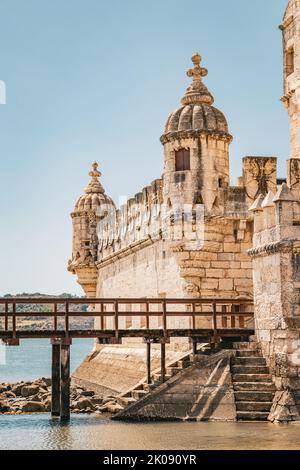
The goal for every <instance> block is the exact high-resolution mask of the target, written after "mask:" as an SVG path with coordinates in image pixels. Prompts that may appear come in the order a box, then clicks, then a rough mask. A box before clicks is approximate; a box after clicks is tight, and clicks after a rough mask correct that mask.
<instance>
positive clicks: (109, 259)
mask: <svg viewBox="0 0 300 470" xmlns="http://www.w3.org/2000/svg"><path fill="white" fill-rule="evenodd" d="M155 241H157V240H153V239H152V238H151V237H150V236H149V238H147V239H144V240H139V241H137V242H135V243H132V244H131V245H129V246H127V247H126V248H123V249H122V250H118V251H117V252H115V253H112V254H111V255H109V256H106V257H105V258H103V259H102V260H100V261H98V262H97V263H96V266H97V268H98V269H100V268H103V267H105V266H107V265H109V264H111V263H114V262H115V261H118V260H119V259H121V258H125V257H126V256H128V255H131V254H132V253H135V252H137V251H139V250H140V249H141V248H145V247H147V246H149V245H153V244H154V243H155Z"/></svg>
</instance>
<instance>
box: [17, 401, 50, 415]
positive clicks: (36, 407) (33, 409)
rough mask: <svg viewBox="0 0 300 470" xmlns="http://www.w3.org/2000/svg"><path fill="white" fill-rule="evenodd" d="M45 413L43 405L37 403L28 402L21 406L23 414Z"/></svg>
mask: <svg viewBox="0 0 300 470" xmlns="http://www.w3.org/2000/svg"><path fill="white" fill-rule="evenodd" d="M43 411H46V408H45V405H44V404H43V403H41V402H39V401H28V402H27V403H25V404H24V405H23V406H22V412H23V413H37V412H43Z"/></svg>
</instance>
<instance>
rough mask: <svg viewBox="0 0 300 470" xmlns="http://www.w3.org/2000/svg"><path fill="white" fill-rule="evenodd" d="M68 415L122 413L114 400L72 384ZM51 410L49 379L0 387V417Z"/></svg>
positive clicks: (114, 398)
mask: <svg viewBox="0 0 300 470" xmlns="http://www.w3.org/2000/svg"><path fill="white" fill-rule="evenodd" d="M70 388H71V390H70V391H71V405H70V409H71V413H97V414H101V413H110V414H114V413H117V412H118V411H120V410H122V407H121V406H120V405H119V404H118V403H117V400H116V397H113V396H106V397H103V396H101V395H99V394H96V393H95V392H93V391H92V390H87V389H85V388H83V387H78V386H75V385H73V384H71V387H70ZM50 411H51V379H49V378H45V377H42V378H41V379H37V380H34V381H32V382H23V381H22V382H17V383H14V384H10V383H2V384H0V414H23V413H47V412H50Z"/></svg>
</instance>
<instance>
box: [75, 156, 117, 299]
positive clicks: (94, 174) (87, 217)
mask: <svg viewBox="0 0 300 470" xmlns="http://www.w3.org/2000/svg"><path fill="white" fill-rule="evenodd" d="M89 176H91V178H92V179H91V181H90V183H89V184H88V186H87V187H86V188H85V194H84V195H83V196H81V197H80V198H79V199H78V200H77V202H76V204H75V208H74V211H73V212H72V214H71V217H72V222H73V243H72V259H70V260H69V264H68V270H69V271H70V272H72V273H73V274H76V275H77V277H78V284H80V285H81V287H82V288H83V290H84V292H85V294H86V295H87V297H90V298H91V297H95V296H96V285H97V278H98V270H97V267H96V262H97V259H98V245H99V240H98V234H97V224H98V222H99V219H100V218H101V216H103V215H101V212H103V210H104V211H105V209H106V208H109V206H114V203H113V201H112V199H111V198H110V197H108V196H107V195H106V194H105V191H104V189H103V186H102V184H101V183H100V181H99V179H98V178H99V177H100V176H101V173H100V172H99V171H98V163H96V162H94V163H93V165H92V170H91V171H90V173H89ZM101 209H102V210H101Z"/></svg>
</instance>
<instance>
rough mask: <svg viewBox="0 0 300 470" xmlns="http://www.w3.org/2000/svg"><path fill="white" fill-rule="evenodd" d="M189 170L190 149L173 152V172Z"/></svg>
mask: <svg viewBox="0 0 300 470" xmlns="http://www.w3.org/2000/svg"><path fill="white" fill-rule="evenodd" d="M190 169H191V164H190V149H180V150H177V151H176V152H175V171H186V170H190Z"/></svg>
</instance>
